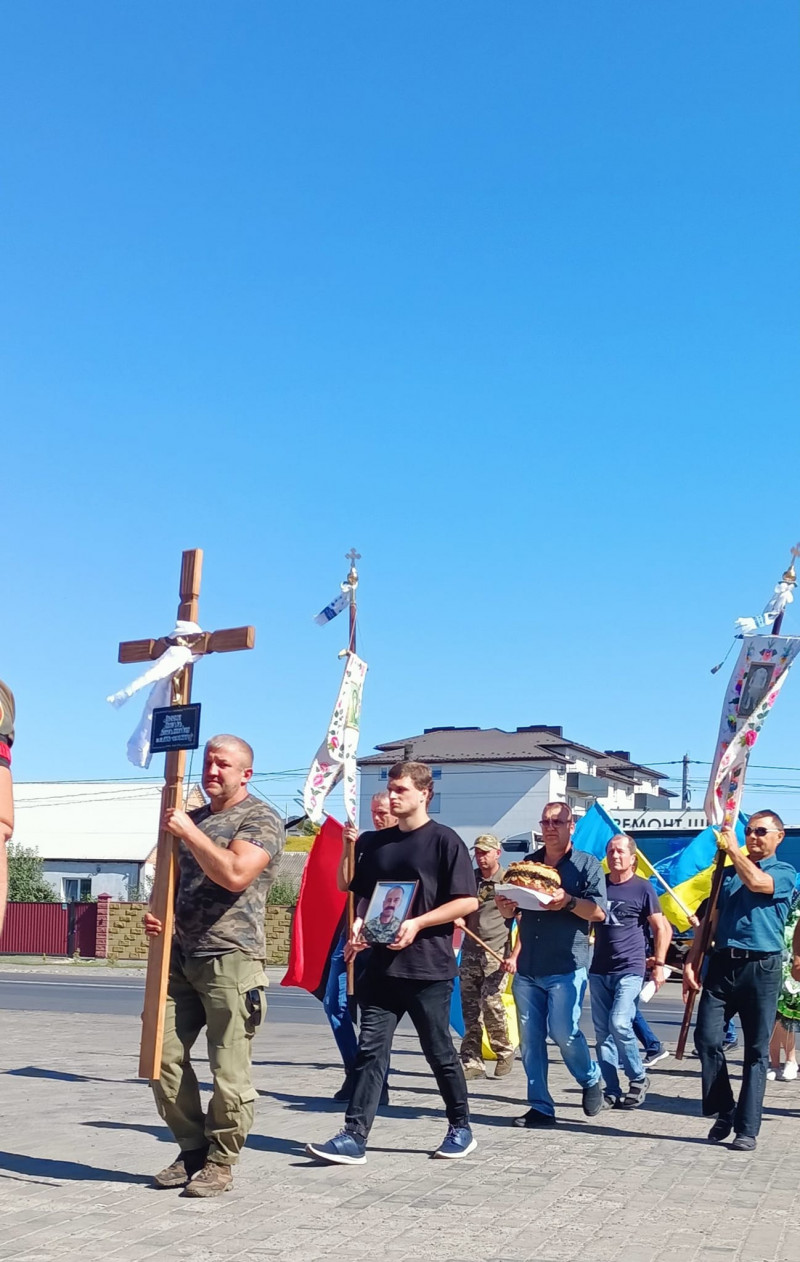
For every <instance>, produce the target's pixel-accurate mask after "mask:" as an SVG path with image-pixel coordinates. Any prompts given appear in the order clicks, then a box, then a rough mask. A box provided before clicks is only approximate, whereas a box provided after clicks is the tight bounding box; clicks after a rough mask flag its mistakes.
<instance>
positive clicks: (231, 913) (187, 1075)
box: [144, 736, 284, 1197]
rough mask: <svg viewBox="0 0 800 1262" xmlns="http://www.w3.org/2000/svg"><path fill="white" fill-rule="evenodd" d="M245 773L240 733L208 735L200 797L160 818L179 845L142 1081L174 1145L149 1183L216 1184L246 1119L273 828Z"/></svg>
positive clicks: (194, 1191) (213, 1187) (211, 1189)
mask: <svg viewBox="0 0 800 1262" xmlns="http://www.w3.org/2000/svg"><path fill="white" fill-rule="evenodd" d="M252 774H253V751H252V749H251V748H250V746H249V745H248V744H247V742H246V741H243V740H241V739H240V738H239V737H237V736H215V737H213V738H212V739H211V740H210V741H209V742H208V744H207V745H206V748H205V756H204V762H203V788H204V790H205V792H206V795H207V797H208V798H209V803H208V805H207V806H202V807H200V808H198V809H197V810H194V811H190V812H189V813H188V814H187V813H186V812H184V811H181V810H176V809H172V810H169V811H168V812H167V814H166V817H165V824H166V827H167V828H168V829H169V831H170V833H172V834H173V836H175V837H178V838H179V839H180V842H181V845H180V850H179V858H178V887H177V894H176V899H175V938H174V940H173V944H172V956H171V960H170V971H169V986H168V991H167V1006H166V1014H165V1022H164V1045H163V1052H162V1059H161V1074H160V1078H158V1080H156V1081H154V1082H153V1083H152V1087H153V1093H154V1095H155V1098H156V1106H157V1108H158V1111H159V1113H160V1114H161V1116H162V1117H163V1119H164V1121H165V1122H166V1123H167V1125H168V1126H169V1128H170V1130H171V1131H172V1134H173V1135H174V1137H175V1140H176V1142H177V1143H178V1144H179V1146H180V1153H179V1155H178V1157H177V1159H176V1160H175V1161H173V1162H172V1164H171V1165H169V1166H167V1167H166V1169H164V1170H162V1171H160V1172H159V1174H157V1175H156V1176H155V1180H154V1182H155V1185H156V1187H159V1188H176V1187H182V1188H185V1191H184V1193H183V1194H184V1196H195V1197H206V1196H217V1195H219V1194H220V1193H221V1192H226V1191H228V1189H229V1188H230V1187H231V1184H232V1182H233V1177H232V1173H231V1167H232V1166H233V1165H234V1164H235V1163H236V1162H237V1160H238V1157H239V1153H240V1151H241V1149H242V1148H243V1147H244V1143H245V1140H246V1139H247V1136H248V1133H249V1131H250V1128H251V1126H252V1124H253V1105H254V1101H255V1098H256V1092H255V1090H254V1088H253V1083H252V1079H251V1074H250V1049H251V1042H252V1038H253V1035H254V1033H255V1030H256V1028H257V1026H258V1025H259V1024H260V1023H261V1021H262V1020H263V1016H264V1008H265V1001H264V992H263V988H264V987H265V986H266V984H267V979H266V976H265V974H264V960H265V956H266V943H265V938H264V913H265V905H266V899H267V893H268V891H269V887H270V886H271V884H272V881H273V880H274V876H275V870H276V867H277V862H276V861H277V860H278V858H279V856H280V854H281V852H282V851H283V846H284V832H283V825H282V824H281V821H280V819H279V818H278V816H277V815H276V813H275V812H274V811H273V810H272V808H271V807H270V806H268V805H267V803H266V802H262V801H259V800H258V799H257V798H254V797H252V796H251V794H250V793H248V789H247V785H248V781H249V780H250V778H251V776H252ZM144 920H145V931H146V932H147V933H148V934H150V935H158V934H160V933H161V932H162V929H163V926H162V922H161V920H159V919H158V918H157V917H156V916H155V915H153V914H152V913H150V912H148V913H146V915H145V918H144ZM203 1026H205V1027H206V1035H207V1039H208V1057H209V1063H210V1066H211V1074H212V1078H213V1082H214V1088H213V1093H212V1097H211V1102H210V1104H209V1107H208V1113H207V1114H204V1113H203V1109H202V1105H201V1102H200V1091H199V1087H198V1084H197V1077H196V1075H195V1072H194V1069H193V1068H192V1064H191V1060H190V1053H191V1049H192V1046H193V1045H194V1043H195V1041H196V1039H197V1037H198V1035H199V1033H200V1031H201V1029H202V1028H203Z"/></svg>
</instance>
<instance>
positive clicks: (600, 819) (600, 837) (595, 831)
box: [572, 802, 622, 871]
mask: <svg viewBox="0 0 800 1262" xmlns="http://www.w3.org/2000/svg"><path fill="white" fill-rule="evenodd" d="M621 832H622V829H621V828H620V826H619V824H615V823H614V821H613V819H612V818H611V816H610V815H607V814H606V812H605V811H604V810H603V808H602V806H601V805H600V803H599V802H595V804H594V806H592V807H590V809H589V810H588V811H587V812H586V814H585V815H582V816H581V818H580V819H579V820H578V822H577V823H576V825H575V831H574V833H573V834H572V844H573V846H574V847H575V849H576V850H585V851H586V853H587V854H591V855H594V857H595V859H599V860H600V862H601V863H602V862H603V861H604V859H605V857H606V846H607V845H608V843H609V842H610V840H611V838H612V837H618V836H619V835H620V833H621ZM607 870H608V869H606V871H607Z"/></svg>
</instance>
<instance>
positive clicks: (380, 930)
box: [361, 881, 419, 946]
mask: <svg viewBox="0 0 800 1262" xmlns="http://www.w3.org/2000/svg"><path fill="white" fill-rule="evenodd" d="M418 885H419V881H378V883H377V885H376V886H375V889H374V890H373V891H372V896H371V898H370V900H369V906H368V907H367V910H366V913H365V915H364V924H363V925H362V928H361V936H362V938H363V939H364V941H365V942H368V943H369V944H370V946H390V945H391V944H392V943H393V942H394V940H395V938H396V937H397V935H398V933H399V931H400V926H401V925H402V923H403V921H404V920H406V919H407V918H408V913H409V910H410V908H411V904H412V903H413V901H414V895H415V894H416V892H417V886H418Z"/></svg>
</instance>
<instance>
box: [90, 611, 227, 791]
mask: <svg viewBox="0 0 800 1262" xmlns="http://www.w3.org/2000/svg"><path fill="white" fill-rule="evenodd" d="M202 633H203V631H202V627H199V626H198V625H197V623H196V622H180V621H179V622H176V624H175V629H174V630H173V631H171V632H170V634H169V635H168V636H165V639H167V640H180V639H181V638H182V637H183V636H186V635H202ZM196 661H199V657H197V656H196V655H195V654H194V653H193V652H192V650H191V649H190V648H189V647H188V645H186V644H170V646H169V648H168V649H167V650H166V652H164V653H162V654H161V656H160V657H159V658H156V660H155V661H154V662H153V665H152V666H151V667H149V669H148V670H146V671H145V672H144V674H142V675H139V677H138V678H137V679H134V680H133V682H132V683H130V684H128V685H127V687H125V688H121V689H120V691H119V692H115V693H113V695H112V696H110V697H106V701H108V702H109V703H110V704H111V705H113V706H114V708H115V709H119V707H120V706H123V705H125V702H126V701H129V700H130V698H131V697H132V696H134V695H135V694H136V693H137V692H141V690H142V689H143V688H148V687H149V688H150V692H149V694H148V697H147V700H146V701H145V704H144V710H143V711H142V717H141V718H140V720H139V722H138V724H137V725H136V728H135V730H134V731H133V733H132V735H131V738H130V740H129V741H128V762H132V763H133V765H134V767H149V766H150V758H151V753H150V735H151V728H152V726H153V711H154V710H155V709H157V708H158V707H159V706H168V705H169V704H170V701H171V699H172V680H173V678H174V677H175V675H177V674H178V673H179V672H180V671H182V670H183V668H184V666H189V665H191V664H192V663H194V662H196Z"/></svg>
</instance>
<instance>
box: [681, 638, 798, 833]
mask: <svg viewBox="0 0 800 1262" xmlns="http://www.w3.org/2000/svg"><path fill="white" fill-rule="evenodd" d="M798 651H800V637H797V636H780V637H776V636H753V637H751V638H750V639H749V640H748V641H747V642H746V643H745V645H743V647H742V651H741V653H740V655H739V660H738V661H737V663H736V666H735V667H734V670H733V673H732V675H731V679H730V682H729V684H728V688H727V691H726V695H725V702H724V704H723V709H722V719H721V722H720V731H719V739H718V743H717V754H716V758H715V761H714V766H713V768H712V773H711V778H710V782H709V788H708V793H707V794H706V806H705V809H706V814H707V815H708V818H709V822H710V823H712V824H715V825H719V824H722V823H723V822H726V823H730V822H731V821H732V820H733V818H734V817H735V815H736V813H737V811H738V809H739V802H740V800H741V793H742V788H743V783H744V771H745V768H746V766H747V759H748V757H749V755H750V750H751V749H752V748H753V746H754V745H755V743H756V741H757V740H758V737H759V733H760V731H761V728H762V726H763V724H764V720H765V719H766V717H767V715H768V714H769V712H770V710H771V709H772V707H773V706H774V704H775V701H776V699H777V697H778V693H779V692H780V690H781V688H782V687H783V685H784V683H785V682H786V677H787V675H788V673H789V668H790V666H791V665H792V663H793V662H794V659H795V657H796V656H797V654H798ZM742 710H744V711H745V712H744V713H741V711H742Z"/></svg>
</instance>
